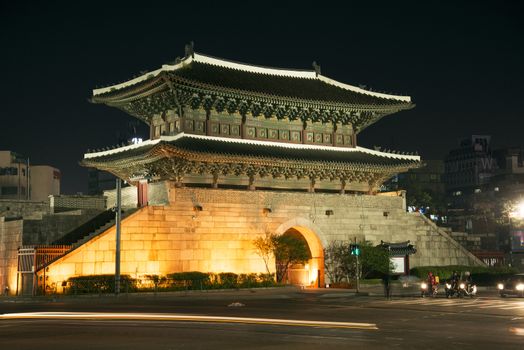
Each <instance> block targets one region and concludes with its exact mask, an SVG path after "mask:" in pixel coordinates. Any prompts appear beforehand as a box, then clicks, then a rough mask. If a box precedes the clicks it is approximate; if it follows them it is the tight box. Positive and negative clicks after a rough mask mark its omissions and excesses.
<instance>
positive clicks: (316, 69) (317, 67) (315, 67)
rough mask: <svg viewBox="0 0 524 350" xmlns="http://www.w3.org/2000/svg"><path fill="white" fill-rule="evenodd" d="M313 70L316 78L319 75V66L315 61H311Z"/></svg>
mask: <svg viewBox="0 0 524 350" xmlns="http://www.w3.org/2000/svg"><path fill="white" fill-rule="evenodd" d="M313 69H314V70H315V74H316V76H317V77H318V76H319V75H320V65H319V64H317V61H313Z"/></svg>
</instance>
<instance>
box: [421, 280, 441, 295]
mask: <svg viewBox="0 0 524 350" xmlns="http://www.w3.org/2000/svg"><path fill="white" fill-rule="evenodd" d="M430 288H431V290H429V289H430ZM437 292H438V286H437V285H433V286H432V287H430V286H428V284H427V283H426V282H422V283H421V284H420V296H421V297H422V298H425V297H426V296H428V297H429V296H431V297H435V296H437Z"/></svg>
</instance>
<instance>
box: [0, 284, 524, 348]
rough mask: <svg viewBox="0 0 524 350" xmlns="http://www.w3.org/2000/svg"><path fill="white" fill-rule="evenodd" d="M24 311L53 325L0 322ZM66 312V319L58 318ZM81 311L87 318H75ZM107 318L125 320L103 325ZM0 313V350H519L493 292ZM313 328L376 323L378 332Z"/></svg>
mask: <svg viewBox="0 0 524 350" xmlns="http://www.w3.org/2000/svg"><path fill="white" fill-rule="evenodd" d="M27 312H53V313H55V314H54V315H55V316H56V317H55V316H53V317H51V316H46V318H44V319H32V318H10V319H6V318H5V317H6V315H7V314H12V313H27ZM66 312H67V313H68V314H65V315H67V317H68V318H63V317H62V316H61V315H63V314H64V313H66ZM78 312H80V313H82V314H76V313H78ZM70 313H73V314H70ZM84 313H90V314H91V316H90V317H86V316H82V315H85V314H84ZM108 313H111V314H113V315H119V317H124V318H123V319H122V318H119V319H115V318H109V319H108V318H104V316H107V315H108ZM0 314H3V316H0V349H42V350H45V349H75V350H77V349H144V348H146V349H147V348H149V349H184V348H187V349H210V348H213V349H246V348H249V349H295V348H297V349H298V348H300V349H313V348H315V349H318V348H325V349H339V348H340V349H342V348H344V349H348V348H349V349H362V348H366V349H389V348H395V347H397V348H401V349H522V348H524V299H519V298H504V299H502V298H498V297H497V296H496V294H494V293H491V294H490V293H484V295H479V297H478V298H473V299H446V298H443V297H437V298H424V299H422V298H417V297H394V298H393V299H392V300H384V298H381V297H376V296H375V297H373V296H359V295H355V294H354V293H348V292H346V291H333V290H330V291H328V290H306V291H301V290H296V289H277V290H256V291H232V292H221V293H188V294H180V293H179V294H162V295H161V294H159V295H157V296H153V295H141V296H128V297H126V296H120V297H118V298H115V297H101V298H99V297H82V298H58V299H52V298H51V299H39V300H33V299H13V298H10V299H0ZM131 314H132V315H131ZM149 314H152V315H153V316H155V315H159V314H160V315H163V316H170V315H173V317H174V316H177V317H180V316H183V315H188V316H191V317H195V316H220V317H239V318H249V319H251V318H254V317H256V318H259V319H260V318H262V319H278V320H294V321H301V324H299V325H297V324H294V325H293V324H289V323H290V322H283V323H282V324H274V322H266V321H249V322H248V321H242V320H236V321H235V322H228V321H224V320H217V321H213V320H208V319H197V320H191V321H188V320H185V319H183V318H182V320H172V319H169V320H161V319H160V320H159V319H155V318H154V317H153V318H152V319H144V318H142V316H144V315H149ZM71 316H73V318H71ZM2 317H4V318H3V319H2ZM316 321H331V322H343V323H344V324H346V323H348V324H353V323H355V324H360V323H366V324H375V325H376V328H377V329H373V328H366V327H360V328H359V327H338V326H329V325H321V324H320V325H319V324H316Z"/></svg>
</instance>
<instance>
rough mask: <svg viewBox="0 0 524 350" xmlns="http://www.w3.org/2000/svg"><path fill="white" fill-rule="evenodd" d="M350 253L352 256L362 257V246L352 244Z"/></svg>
mask: <svg viewBox="0 0 524 350" xmlns="http://www.w3.org/2000/svg"><path fill="white" fill-rule="evenodd" d="M349 251H350V253H351V255H355V256H359V255H360V246H359V245H358V244H356V243H355V244H350V245H349Z"/></svg>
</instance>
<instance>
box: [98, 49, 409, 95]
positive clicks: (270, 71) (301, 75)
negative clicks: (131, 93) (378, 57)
mask: <svg viewBox="0 0 524 350" xmlns="http://www.w3.org/2000/svg"><path fill="white" fill-rule="evenodd" d="M193 61H195V62H200V63H204V64H209V65H214V66H219V67H224V68H229V69H234V70H240V71H245V72H250V73H254V74H265V75H275V76H282V77H290V78H297V79H316V80H319V81H322V82H324V83H326V84H329V85H333V86H336V87H338V88H341V89H344V90H348V91H352V92H355V93H359V94H363V95H368V96H373V97H377V98H382V99H390V100H397V101H401V102H404V103H411V97H410V96H400V95H391V94H384V93H379V92H374V91H368V90H364V89H362V88H359V87H356V86H353V85H349V84H345V83H341V82H338V81H336V80H333V79H331V78H328V77H325V76H323V75H320V74H317V73H316V72H314V71H306V70H291V69H278V68H267V67H261V66H255V65H249V64H244V63H237V62H233V61H228V60H224V59H218V58H214V57H211V56H207V55H203V54H198V53H194V55H189V56H186V57H185V58H184V59H182V60H181V61H180V62H178V63H175V64H173V65H170V64H164V65H163V66H162V67H161V68H159V69H156V70H154V71H151V72H147V73H145V74H142V75H141V76H139V77H136V78H134V79H131V80H128V81H126V82H123V83H120V84H115V85H112V86H108V87H104V88H99V89H94V90H93V100H96V97H97V96H101V95H104V94H107V93H110V92H113V91H118V90H121V89H124V88H127V87H131V86H133V85H136V84H139V83H141V82H144V81H147V80H149V79H151V78H154V77H157V76H159V75H160V74H161V73H163V72H170V71H176V70H178V69H181V68H183V67H186V66H188V65H190V64H191V63H192V62H193Z"/></svg>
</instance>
